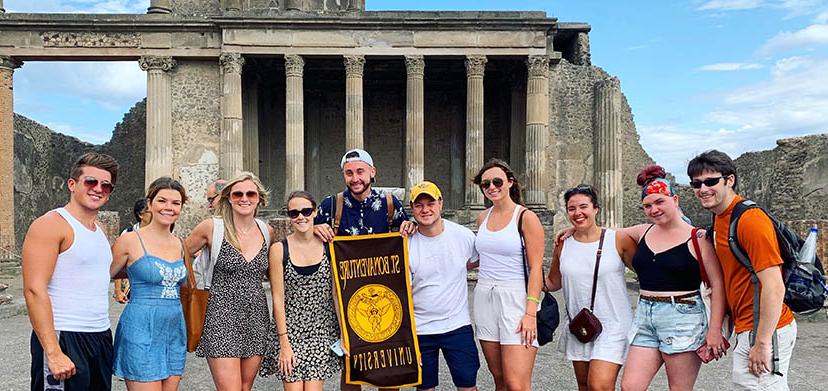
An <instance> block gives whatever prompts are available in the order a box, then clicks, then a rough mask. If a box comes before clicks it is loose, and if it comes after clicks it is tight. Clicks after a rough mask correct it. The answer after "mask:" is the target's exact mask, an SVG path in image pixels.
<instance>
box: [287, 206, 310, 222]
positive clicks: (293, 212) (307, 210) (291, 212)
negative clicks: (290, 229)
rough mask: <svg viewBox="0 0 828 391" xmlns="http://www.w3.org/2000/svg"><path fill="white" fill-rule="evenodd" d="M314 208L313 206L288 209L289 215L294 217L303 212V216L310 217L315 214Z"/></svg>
mask: <svg viewBox="0 0 828 391" xmlns="http://www.w3.org/2000/svg"><path fill="white" fill-rule="evenodd" d="M313 210H314V209H313V208H302V209H291V210H289V211H287V215H288V217H290V218H292V219H295V218H297V217H299V214H302V216H305V217H310V215H312V214H313Z"/></svg>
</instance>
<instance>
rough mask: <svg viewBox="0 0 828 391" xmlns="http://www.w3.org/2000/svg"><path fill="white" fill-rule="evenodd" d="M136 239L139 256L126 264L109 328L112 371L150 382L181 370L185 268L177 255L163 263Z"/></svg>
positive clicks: (184, 349) (184, 335)
mask: <svg viewBox="0 0 828 391" xmlns="http://www.w3.org/2000/svg"><path fill="white" fill-rule="evenodd" d="M136 233H137V232H136ZM138 240H140V241H141V247H142V248H143V249H144V255H143V256H142V257H141V258H138V259H137V260H136V261H135V262H133V263H132V264H131V265H129V266H128V267H127V275H128V276H129V283H130V284H131V285H132V291H131V293H130V299H129V303H127V305H126V308H124V312H123V313H122V314H121V319H120V321H118V329H117V330H116V331H115V360H114V363H113V369H112V371H113V373H114V374H115V376H118V377H121V378H124V379H126V380H133V381H140V382H150V381H157V380H163V379H166V378H168V377H170V376H176V375H181V374H183V373H184V361H185V360H186V357H187V332H186V327H185V325H184V314H183V313H182V310H181V301H180V300H179V287H180V286H181V284H182V283H183V282H184V278H185V277H186V275H187V269H186V268H185V266H184V261H183V259H179V260H177V261H173V262H169V261H166V260H164V259H161V258H159V257H156V256H154V255H150V254H149V253H147V249H146V247H144V241H143V240H142V239H141V236H140V235H139V236H138ZM182 251H183V248H182Z"/></svg>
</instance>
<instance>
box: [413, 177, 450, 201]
mask: <svg viewBox="0 0 828 391" xmlns="http://www.w3.org/2000/svg"><path fill="white" fill-rule="evenodd" d="M422 194H428V195H429V196H430V197H431V198H433V199H435V200H439V199H442V198H443V193H440V188H438V187H437V185H435V184H434V183H432V182H429V181H422V182H420V183H418V184H416V185H414V187H412V188H411V196H410V200H411V201H410V202H414V200H416V199H417V197H419V196H420V195H422Z"/></svg>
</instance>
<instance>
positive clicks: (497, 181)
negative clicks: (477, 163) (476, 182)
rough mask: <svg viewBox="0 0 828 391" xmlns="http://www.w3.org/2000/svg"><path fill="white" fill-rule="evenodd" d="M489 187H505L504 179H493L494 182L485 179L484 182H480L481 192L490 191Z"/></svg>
mask: <svg viewBox="0 0 828 391" xmlns="http://www.w3.org/2000/svg"><path fill="white" fill-rule="evenodd" d="M489 185H494V186H495V187H497V188H500V187H502V186H503V179H501V178H495V179H492V180H488V179H484V180H482V181H480V189H481V190H486V189H488V188H489Z"/></svg>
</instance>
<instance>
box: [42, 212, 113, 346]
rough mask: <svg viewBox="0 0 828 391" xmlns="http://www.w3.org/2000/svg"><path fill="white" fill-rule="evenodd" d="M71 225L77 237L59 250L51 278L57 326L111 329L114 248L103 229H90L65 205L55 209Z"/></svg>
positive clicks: (61, 327)
mask: <svg viewBox="0 0 828 391" xmlns="http://www.w3.org/2000/svg"><path fill="white" fill-rule="evenodd" d="M54 211H55V212H57V213H59V214H60V215H61V216H62V217H63V219H64V220H66V222H67V223H69V225H70V226H71V227H72V231H73V232H74V234H75V239H74V241H73V242H72V244H71V245H70V246H69V248H68V249H67V250H66V251H64V252H62V253H60V254H58V257H57V263H56V264H55V272H54V273H53V274H52V279H51V280H49V287H48V289H49V298H50V299H51V301H52V316H53V317H54V321H55V330H59V331H75V332H84V333H93V332H99V331H106V330H108V329H109V327H110V325H109V281H110V276H109V266H110V265H111V264H112V251H111V249H110V247H109V240H107V238H106V234H104V232H103V229H102V228H101V227H100V226H98V225H97V224H96V227H95V228H96V229H95V230H94V231H90V230H89V229H88V228H86V227H85V226H84V225H83V224H81V223H80V222H79V221H78V220H77V219H75V217H74V216H72V215H71V214H70V213H69V212H68V211H67V210H66V209H64V208H58V209H55V210H54Z"/></svg>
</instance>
